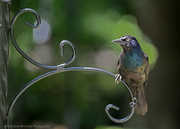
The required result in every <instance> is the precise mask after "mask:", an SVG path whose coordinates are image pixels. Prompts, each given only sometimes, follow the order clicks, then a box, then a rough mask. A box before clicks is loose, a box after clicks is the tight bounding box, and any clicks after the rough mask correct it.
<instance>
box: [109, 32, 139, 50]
mask: <svg viewBox="0 0 180 129" xmlns="http://www.w3.org/2000/svg"><path fill="white" fill-rule="evenodd" d="M112 42H114V43H117V44H119V45H120V46H121V47H122V48H123V49H124V50H128V51H130V50H133V49H137V48H139V49H141V47H140V45H139V43H138V41H137V39H136V38H135V37H133V36H130V35H126V36H123V37H121V38H119V39H115V40H113V41H112Z"/></svg>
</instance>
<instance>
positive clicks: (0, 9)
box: [0, 0, 10, 129]
mask: <svg viewBox="0 0 180 129" xmlns="http://www.w3.org/2000/svg"><path fill="white" fill-rule="evenodd" d="M0 2H1V4H0V128H1V129H4V128H5V127H4V123H5V119H6V104H5V102H6V97H7V91H8V90H7V89H8V84H7V64H8V55H9V47H8V41H9V38H8V37H9V28H10V27H9V9H10V0H1V1H0Z"/></svg>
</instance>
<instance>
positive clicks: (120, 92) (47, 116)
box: [8, 0, 158, 129]
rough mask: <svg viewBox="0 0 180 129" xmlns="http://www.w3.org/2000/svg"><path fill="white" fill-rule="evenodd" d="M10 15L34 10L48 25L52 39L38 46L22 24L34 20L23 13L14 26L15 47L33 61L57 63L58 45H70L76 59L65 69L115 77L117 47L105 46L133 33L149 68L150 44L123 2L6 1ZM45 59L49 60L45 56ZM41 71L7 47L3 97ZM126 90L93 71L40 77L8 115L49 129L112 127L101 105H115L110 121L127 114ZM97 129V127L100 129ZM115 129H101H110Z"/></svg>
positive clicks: (153, 55)
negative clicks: (64, 42)
mask: <svg viewBox="0 0 180 129" xmlns="http://www.w3.org/2000/svg"><path fill="white" fill-rule="evenodd" d="M11 7H12V9H11V16H13V15H14V14H15V13H16V12H18V11H19V10H20V9H22V8H25V7H29V8H32V9H35V10H37V12H38V13H39V14H40V16H41V18H42V19H45V20H46V21H47V22H48V23H49V24H50V26H51V29H52V35H51V38H50V40H48V41H47V42H46V43H44V44H41V45H40V44H34V43H33V40H32V39H33V37H32V35H33V31H32V29H31V28H29V27H28V26H26V25H25V24H24V21H26V20H28V21H29V22H31V23H34V22H35V20H34V16H33V15H32V14H30V13H26V14H23V15H22V16H20V17H19V19H18V20H17V23H16V25H15V37H16V40H17V42H18V44H19V46H20V48H21V49H22V50H23V51H24V52H25V53H27V54H28V55H29V56H30V57H32V58H33V59H35V60H36V61H38V62H40V63H43V64H46V65H57V64H60V63H63V62H64V61H66V60H67V59H68V58H69V57H70V56H71V52H69V51H70V50H69V48H68V47H66V46H65V57H60V54H59V48H58V46H59V42H60V41H62V40H63V39H67V40H69V41H71V42H72V43H73V44H74V45H75V47H76V50H77V58H76V60H75V61H74V62H73V63H72V64H71V65H70V66H90V67H99V68H102V69H106V70H108V71H111V72H114V73H117V71H116V64H117V57H118V54H119V53H120V51H121V48H120V47H119V46H117V44H113V43H111V41H112V40H113V39H116V38H119V37H121V36H123V35H133V36H135V37H136V38H137V39H138V41H139V42H140V44H141V46H142V48H143V50H144V51H145V52H146V53H147V55H148V56H149V58H150V65H151V66H152V68H153V67H154V65H155V63H156V60H157V57H158V52H157V49H156V48H155V46H154V45H153V44H152V42H151V40H150V39H149V38H148V37H147V36H146V35H144V34H143V32H142V31H141V30H140V28H139V27H138V25H137V20H136V18H135V17H134V16H132V15H129V12H130V10H131V7H130V6H129V5H128V1H126V2H125V0H115V1H108V0H105V1H104V0H98V1H95V0H92V1H83V0H67V1H58V0H54V1H50V0H47V1H42V0H38V1H33V2H32V1H31V0H26V1H22V0H16V1H12V5H11ZM48 57H49V58H48ZM45 72H47V70H42V69H39V68H37V67H35V66H33V65H31V64H29V63H28V62H27V61H26V60H24V59H23V58H22V57H21V56H20V55H19V54H18V53H17V52H16V50H15V49H14V47H13V46H12V44H10V62H9V73H8V74H9V80H8V81H9V95H8V102H10V100H11V98H12V97H13V96H14V95H15V93H16V92H17V91H18V90H19V89H20V88H21V87H22V86H23V85H25V84H26V83H28V82H29V81H30V80H32V79H34V78H35V77H37V76H39V75H41V74H43V73H45ZM128 96H129V95H128V93H127V90H126V89H125V87H124V86H123V85H121V84H119V85H118V86H116V85H115V84H114V79H113V78H110V77H108V76H106V75H102V74H99V73H84V72H67V73H61V74H58V75H54V76H51V77H48V78H46V79H43V80H41V81H39V82H37V83H36V84H34V85H33V86H32V87H30V88H29V89H28V90H27V91H26V92H25V93H24V94H23V95H22V96H21V97H20V98H19V100H18V101H17V103H16V104H15V107H14V109H13V114H12V115H11V119H12V123H15V124H34V123H44V124H49V125H52V127H55V125H58V124H62V125H65V126H67V127H68V128H70V129H71V128H73V129H92V128H95V127H96V126H100V125H112V124H114V123H113V122H111V121H110V120H109V119H108V117H107V115H106V114H105V111H104V108H105V106H106V105H107V104H109V103H113V104H115V105H121V108H122V109H121V111H120V112H119V113H117V112H116V111H114V112H113V111H112V114H113V115H114V116H115V117H119V116H121V117H123V116H126V114H127V112H128V108H127V107H128V102H129V97H128ZM101 128H102V127H98V128H97V129H101ZM116 128H118V127H104V128H103V129H116Z"/></svg>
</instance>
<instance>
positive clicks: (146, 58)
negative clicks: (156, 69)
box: [144, 53, 149, 85]
mask: <svg viewBox="0 0 180 129" xmlns="http://www.w3.org/2000/svg"><path fill="white" fill-rule="evenodd" d="M144 56H145V62H146V63H145V69H144V73H145V76H146V77H145V82H144V85H147V81H148V74H149V58H148V56H147V55H146V54H145V53H144Z"/></svg>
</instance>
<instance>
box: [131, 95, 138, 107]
mask: <svg viewBox="0 0 180 129" xmlns="http://www.w3.org/2000/svg"><path fill="white" fill-rule="evenodd" d="M136 105H137V98H136V97H134V98H132V102H130V103H129V107H136Z"/></svg>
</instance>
